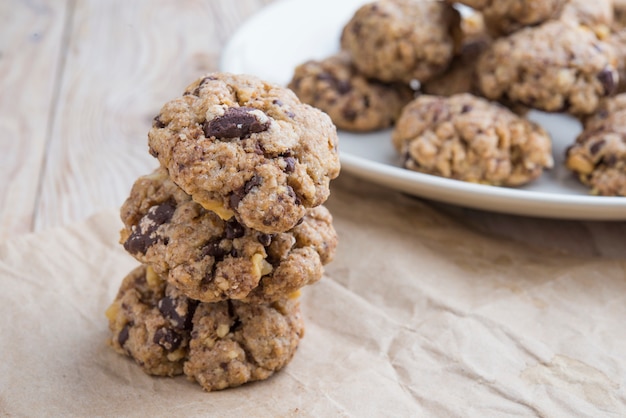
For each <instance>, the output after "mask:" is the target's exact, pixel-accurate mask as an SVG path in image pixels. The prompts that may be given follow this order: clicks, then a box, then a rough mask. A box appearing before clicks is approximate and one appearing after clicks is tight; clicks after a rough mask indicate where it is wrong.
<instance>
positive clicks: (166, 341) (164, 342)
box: [152, 327, 183, 351]
mask: <svg viewBox="0 0 626 418" xmlns="http://www.w3.org/2000/svg"><path fill="white" fill-rule="evenodd" d="M152 342H154V343H155V344H158V345H160V346H161V347H163V349H165V350H166V351H174V350H176V349H177V348H178V347H180V344H181V343H182V342H183V338H182V337H181V336H180V334H179V333H177V332H176V331H174V330H173V329H171V328H166V327H162V328H159V329H157V330H156V332H155V333H154V338H153V339H152Z"/></svg>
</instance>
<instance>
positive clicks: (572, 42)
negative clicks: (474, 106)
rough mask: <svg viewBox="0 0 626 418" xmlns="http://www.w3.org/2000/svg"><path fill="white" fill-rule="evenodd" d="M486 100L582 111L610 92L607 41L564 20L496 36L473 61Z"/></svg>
mask: <svg viewBox="0 0 626 418" xmlns="http://www.w3.org/2000/svg"><path fill="white" fill-rule="evenodd" d="M476 73H477V74H478V87H479V89H480V91H481V93H482V94H483V95H484V96H485V97H487V98H488V99H491V100H499V101H504V102H507V103H512V104H521V105H524V106H528V107H531V108H535V109H539V110H543V111H547V112H569V113H571V114H574V115H588V114H591V113H593V112H594V111H595V109H596V108H597V106H598V104H599V102H600V100H601V99H602V98H604V97H606V96H609V95H612V94H613V93H614V92H615V89H616V87H617V83H618V74H617V60H616V56H615V52H614V50H613V47H612V46H611V45H609V44H608V43H606V42H603V41H600V40H598V38H597V37H596V36H595V34H594V33H593V32H592V31H591V30H589V29H587V28H585V27H582V26H580V25H578V24H576V23H572V22H570V21H558V20H555V21H550V22H547V23H544V24H543V25H541V26H538V27H533V28H526V29H522V30H520V31H518V32H516V33H514V34H512V35H510V36H509V37H506V38H500V39H498V40H496V41H495V42H494V43H493V44H492V45H491V46H490V47H489V48H488V49H487V50H486V51H485V52H484V53H483V54H482V55H481V57H480V59H479V62H478V64H477V67H476Z"/></svg>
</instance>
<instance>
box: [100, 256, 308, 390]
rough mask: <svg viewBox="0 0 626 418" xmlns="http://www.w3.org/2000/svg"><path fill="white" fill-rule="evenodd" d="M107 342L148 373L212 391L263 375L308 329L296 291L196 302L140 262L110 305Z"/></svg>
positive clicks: (284, 362)
mask: <svg viewBox="0 0 626 418" xmlns="http://www.w3.org/2000/svg"><path fill="white" fill-rule="evenodd" d="M106 316H107V318H108V320H109V329H110V330H111V333H112V335H111V337H110V338H109V341H108V343H109V345H110V346H111V347H113V349H114V350H115V351H117V352H118V353H120V354H124V355H127V356H129V357H131V358H132V359H133V360H134V361H135V362H136V363H137V364H138V365H139V366H140V367H141V368H142V369H143V370H144V371H145V372H146V373H148V374H151V375H158V376H175V375H180V374H183V373H184V374H185V375H187V377H188V378H189V379H191V380H195V381H196V382H198V383H199V384H200V385H201V386H202V387H203V388H204V389H205V390H207V391H213V390H220V389H225V388H228V387H234V386H239V385H242V384H244V383H246V382H251V381H255V380H263V379H267V378H268V377H270V376H271V375H272V374H273V373H274V372H276V371H278V370H280V369H282V368H283V367H285V365H287V363H289V361H290V360H291V358H292V357H293V355H294V353H295V351H296V348H297V347H298V343H299V341H300V339H301V338H302V336H303V335H304V324H303V321H302V318H301V314H300V307H299V301H298V292H296V293H294V294H292V295H291V296H290V297H287V298H284V299H281V300H278V301H275V302H271V303H259V304H248V303H243V302H240V301H235V300H225V301H221V302H216V303H206V302H198V301H196V300H193V299H189V298H187V297H186V296H184V295H183V294H182V293H180V291H178V290H177V289H176V288H174V287H172V286H171V285H169V284H167V282H166V281H165V280H163V279H162V278H161V277H160V276H159V275H157V274H156V273H155V272H154V270H152V269H151V268H150V267H146V266H145V265H141V266H139V267H137V268H135V269H134V270H133V271H131V272H130V273H129V274H128V275H127V276H126V277H125V278H124V280H123V282H122V285H121V287H120V289H119V291H118V294H117V296H116V298H115V300H114V301H113V303H112V304H111V306H110V307H109V308H108V309H107V311H106Z"/></svg>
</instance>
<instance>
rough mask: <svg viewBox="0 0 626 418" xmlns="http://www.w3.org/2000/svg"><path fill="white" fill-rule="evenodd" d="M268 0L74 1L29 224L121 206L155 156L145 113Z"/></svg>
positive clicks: (202, 66)
mask: <svg viewBox="0 0 626 418" xmlns="http://www.w3.org/2000/svg"><path fill="white" fill-rule="evenodd" d="M265 3H267V2H266V1H255V0H246V1H236V2H234V1H229V0H212V1H204V0H183V1H172V0H156V1H155V0H139V1H133V2H128V1H125V0H112V1H106V2H104V1H100V0H84V1H79V2H77V3H76V6H75V10H74V13H73V21H72V29H71V35H70V40H69V46H68V56H67V62H66V65H65V69H64V73H63V77H62V80H61V85H60V94H59V101H58V105H57V108H56V111H55V116H54V120H53V124H52V131H51V140H50V144H49V149H48V154H47V156H46V171H45V175H44V179H43V183H42V189H41V199H40V201H39V204H38V206H37V212H36V223H35V229H36V230H39V229H43V228H46V227H50V226H54V225H62V224H66V223H68V222H71V221H75V220H77V219H82V218H85V217H87V216H88V215H90V214H92V213H94V212H96V211H98V210H101V209H104V208H112V207H119V206H120V205H121V204H122V202H123V200H124V199H125V198H126V196H127V195H128V192H129V190H130V187H131V185H132V183H133V181H134V180H135V179H136V178H137V177H138V176H139V175H142V174H147V173H148V172H150V171H151V170H152V169H153V168H155V167H156V166H157V165H158V163H157V162H156V160H155V159H154V158H152V157H151V156H150V155H149V154H148V150H147V137H146V135H147V132H148V129H149V128H150V126H151V122H152V118H153V117H154V116H155V115H156V114H158V112H159V109H160V107H161V106H162V105H163V104H164V103H165V102H166V101H167V100H170V99H172V98H174V97H176V96H178V95H180V94H181V93H182V91H183V89H184V87H185V86H186V85H187V84H189V83H190V82H191V81H193V80H194V79H195V78H197V77H198V76H199V75H201V74H202V73H204V72H207V71H211V70H216V69H217V68H218V62H219V55H220V51H221V49H222V47H223V45H224V43H225V42H226V41H227V40H228V38H229V37H230V36H231V35H232V33H233V32H234V31H235V30H236V29H237V28H238V27H239V25H240V24H241V23H242V22H243V21H244V20H245V19H246V18H247V17H248V16H250V15H251V14H252V13H254V12H255V11H257V10H258V9H259V8H260V7H261V6H262V5H263V4H265Z"/></svg>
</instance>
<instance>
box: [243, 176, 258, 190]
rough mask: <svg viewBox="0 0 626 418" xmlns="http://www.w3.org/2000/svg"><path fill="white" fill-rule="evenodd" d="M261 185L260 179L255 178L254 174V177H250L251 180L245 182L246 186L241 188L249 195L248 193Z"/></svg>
mask: <svg viewBox="0 0 626 418" xmlns="http://www.w3.org/2000/svg"><path fill="white" fill-rule="evenodd" d="M260 184H261V177H260V176H257V175H256V174H255V175H254V176H252V178H251V179H250V180H248V181H247V182H246V184H245V185H244V186H243V192H244V193H245V194H248V193H250V191H251V190H252V189H253V188H255V187H257V186H259V185H260Z"/></svg>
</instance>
